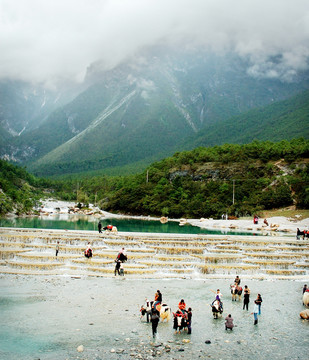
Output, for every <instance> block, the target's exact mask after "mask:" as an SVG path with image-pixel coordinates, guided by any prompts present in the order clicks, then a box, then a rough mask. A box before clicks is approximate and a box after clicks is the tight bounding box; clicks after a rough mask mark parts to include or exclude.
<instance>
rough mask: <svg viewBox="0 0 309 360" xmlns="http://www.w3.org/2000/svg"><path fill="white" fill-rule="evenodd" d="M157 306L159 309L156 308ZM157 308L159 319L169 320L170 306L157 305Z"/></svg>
mask: <svg viewBox="0 0 309 360" xmlns="http://www.w3.org/2000/svg"><path fill="white" fill-rule="evenodd" d="M158 308H159V309H158ZM157 309H158V310H159V311H160V319H161V321H162V322H163V321H164V320H166V322H169V321H170V319H171V308H170V307H169V306H168V305H167V304H162V305H161V306H160V305H157Z"/></svg>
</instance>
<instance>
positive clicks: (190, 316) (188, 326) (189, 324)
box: [187, 307, 192, 335]
mask: <svg viewBox="0 0 309 360" xmlns="http://www.w3.org/2000/svg"><path fill="white" fill-rule="evenodd" d="M187 317H188V319H187V328H188V335H190V334H191V324H192V309H191V308H190V307H189V308H188V312H187Z"/></svg>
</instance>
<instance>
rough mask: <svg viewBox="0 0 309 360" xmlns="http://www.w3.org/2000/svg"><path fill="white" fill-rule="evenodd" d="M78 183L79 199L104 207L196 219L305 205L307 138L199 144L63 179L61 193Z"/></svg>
mask: <svg viewBox="0 0 309 360" xmlns="http://www.w3.org/2000/svg"><path fill="white" fill-rule="evenodd" d="M77 183H78V188H79V196H80V200H81V201H82V199H83V198H84V199H86V201H91V202H94V200H96V201H97V202H98V203H99V204H100V206H101V208H102V209H104V210H107V211H111V212H118V213H127V214H135V215H156V216H161V215H166V216H169V217H176V218H179V217H183V216H185V217H190V218H198V217H220V216H221V214H222V213H225V212H228V213H229V214H230V215H235V216H243V215H250V214H253V213H255V212H258V211H260V210H263V209H273V208H280V207H284V206H289V205H293V204H294V205H296V207H297V208H309V185H308V184H309V141H308V140H304V139H298V140H292V141H281V142H278V143H272V142H258V141H254V142H252V143H250V144H247V145H230V144H226V145H222V146H215V147H211V148H205V147H200V148H197V149H195V150H192V151H186V152H179V153H176V154H175V155H174V156H172V157H170V158H166V159H164V160H162V161H159V162H156V163H154V164H152V165H151V166H150V167H148V168H147V170H145V171H144V172H143V173H141V174H138V175H131V176H125V177H113V178H108V177H95V178H89V179H84V180H81V179H79V180H77V179H75V180H72V181H71V183H70V182H68V181H67V182H66V183H65V186H66V187H67V190H66V191H65V193H66V194H68V193H69V192H70V191H71V190H70V189H73V188H76V185H77ZM233 198H234V203H233Z"/></svg>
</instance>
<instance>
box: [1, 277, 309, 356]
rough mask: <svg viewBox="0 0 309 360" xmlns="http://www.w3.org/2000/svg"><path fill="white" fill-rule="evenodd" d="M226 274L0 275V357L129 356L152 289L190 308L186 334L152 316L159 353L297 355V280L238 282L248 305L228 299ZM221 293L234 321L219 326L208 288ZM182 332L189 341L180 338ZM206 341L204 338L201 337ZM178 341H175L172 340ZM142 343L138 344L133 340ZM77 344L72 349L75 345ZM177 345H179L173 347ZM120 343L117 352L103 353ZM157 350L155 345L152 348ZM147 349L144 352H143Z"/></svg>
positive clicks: (146, 340)
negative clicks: (230, 326)
mask: <svg viewBox="0 0 309 360" xmlns="http://www.w3.org/2000/svg"><path fill="white" fill-rule="evenodd" d="M230 282H231V281H229V280H199V279H195V280H190V279H187V280H186V279H177V280H149V279H146V280H145V279H141V280H133V279H129V278H120V277H117V278H111V279H103V278H81V279H73V278H70V277H53V278H52V277H40V276H38V277H31V276H29V277H16V276H10V275H6V276H4V275H3V276H2V277H1V278H0V286H1V295H0V309H1V318H0V358H2V359H12V360H15V359H16V360H17V359H32V360H33V359H39V358H41V359H48V360H51V359H77V358H78V357H79V358H82V359H112V360H113V359H130V358H132V357H130V353H131V352H133V353H134V351H135V352H136V351H137V350H132V348H135V349H140V350H141V349H144V347H146V348H151V346H150V341H152V339H151V337H150V335H151V325H149V324H147V323H145V322H141V321H140V318H139V309H140V306H141V305H142V304H143V302H144V299H145V296H147V297H149V298H153V296H154V293H155V291H156V290H157V289H160V290H161V292H162V294H163V300H164V302H167V303H168V304H169V305H170V306H171V307H172V310H173V311H175V310H176V308H177V304H178V302H179V300H180V299H181V298H183V299H185V302H186V303H187V306H191V307H192V309H193V323H192V335H190V336H189V335H187V334H181V335H174V331H173V329H172V321H170V322H169V323H168V324H166V323H160V324H159V327H158V340H157V342H163V343H164V344H166V343H167V342H168V341H173V343H170V345H171V347H172V351H171V352H170V353H169V354H167V353H164V355H162V356H161V359H176V358H177V359H178V358H180V357H183V358H187V359H188V358H189V359H194V360H195V359H201V358H202V359H205V358H208V357H211V358H214V359H220V358H222V359H235V358H238V359H247V358H250V359H280V360H281V359H305V358H306V353H308V348H309V336H308V334H309V322H306V321H302V320H300V318H299V312H300V311H301V310H302V309H303V308H304V307H303V305H302V301H301V298H302V296H301V289H302V286H303V283H301V282H297V281H254V280H248V281H247V280H246V281H243V283H242V285H245V284H247V285H248V286H249V288H250V289H251V301H250V307H249V312H247V311H245V310H242V303H239V302H232V301H231V296H230V293H229V284H230ZM217 288H219V289H220V290H221V292H222V294H223V296H224V298H223V300H224V316H227V315H228V314H229V313H231V314H232V316H233V318H234V323H235V324H236V325H237V327H235V328H234V330H233V332H226V331H225V329H224V320H223V319H218V320H214V319H213V318H212V314H211V308H210V306H209V304H210V303H211V302H212V300H213V298H214V294H213V292H212V291H211V290H216V289H217ZM257 293H261V294H262V297H263V304H262V315H261V316H260V317H259V324H258V326H254V325H253V315H250V312H251V311H252V309H253V300H254V299H255V297H256V295H257ZM185 338H186V339H187V338H190V339H191V343H189V344H184V343H182V340H183V339H185ZM206 340H210V341H211V344H209V345H208V344H205V341H206ZM178 341H179V342H180V345H177V344H176V342H178ZM141 343H143V344H144V345H141ZM81 344H82V345H83V346H84V348H85V351H84V352H83V353H82V354H79V353H78V352H77V350H76V348H77V346H79V345H81ZM177 346H178V348H179V347H180V348H183V349H184V352H179V351H178V350H177V349H176V347H177ZM112 348H114V349H115V350H117V349H124V350H125V351H124V353H123V354H122V355H118V354H116V353H113V354H112V353H110V350H111V349H112ZM158 349H160V348H158ZM148 356H149V355H148Z"/></svg>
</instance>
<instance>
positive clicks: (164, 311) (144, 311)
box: [140, 301, 171, 322]
mask: <svg viewBox="0 0 309 360" xmlns="http://www.w3.org/2000/svg"><path fill="white" fill-rule="evenodd" d="M153 303H154V301H149V304H147V305H146V306H142V307H141V309H140V312H141V319H142V318H143V317H144V315H146V317H147V322H148V320H149V316H150V314H151V309H152V308H153ZM156 308H157V310H159V312H160V319H161V322H164V320H166V322H168V321H170V318H171V308H170V307H169V306H168V305H167V304H162V305H160V304H158V305H157V306H156Z"/></svg>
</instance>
